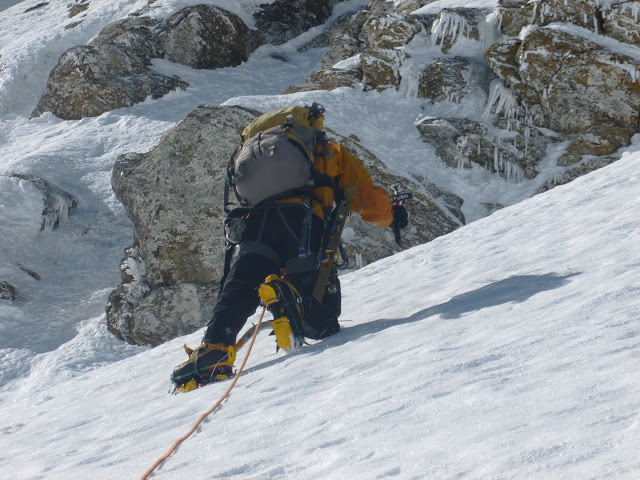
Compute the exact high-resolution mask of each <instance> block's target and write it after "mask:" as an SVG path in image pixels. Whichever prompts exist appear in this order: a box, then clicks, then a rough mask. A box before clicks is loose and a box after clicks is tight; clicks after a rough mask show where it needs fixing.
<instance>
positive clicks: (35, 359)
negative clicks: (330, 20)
mask: <svg viewBox="0 0 640 480" xmlns="http://www.w3.org/2000/svg"><path fill="white" fill-rule="evenodd" d="M10 1H11V3H12V4H13V3H16V2H14V1H13V0H10ZM37 3H38V2H36V1H35V0H33V1H31V0H25V1H23V2H20V3H18V4H17V5H15V6H13V7H10V8H7V7H6V6H5V5H2V8H0V49H1V50H0V54H1V55H2V56H1V57H0V62H1V63H2V65H1V67H2V68H0V241H1V242H2V247H3V248H2V249H0V280H6V281H9V282H10V283H12V284H13V285H15V286H16V287H17V288H18V290H19V291H20V293H21V295H23V296H24V297H25V298H26V301H25V302H12V303H9V302H6V301H5V302H0V379H1V383H0V385H1V386H0V452H2V453H0V478H3V479H4V478H7V479H18V480H20V479H47V480H48V479H65V480H68V479H72V480H73V479H113V478H139V477H140V476H141V475H142V474H143V473H144V472H145V471H146V470H147V469H148V468H149V467H150V466H151V464H153V462H154V461H155V460H156V459H157V458H158V457H159V456H160V455H161V454H163V453H164V452H165V451H166V450H167V449H168V448H169V447H170V445H171V444H172V443H173V442H174V441H175V440H176V439H177V438H178V437H179V436H181V435H183V434H184V433H186V431H187V430H188V429H189V428H190V427H191V425H192V424H193V423H194V422H195V420H196V419H197V418H198V416H199V415H200V414H201V413H202V412H203V411H205V410H206V409H208V408H209V407H210V405H212V404H213V403H214V402H215V401H216V400H217V398H218V396H219V395H220V394H221V393H222V392H223V391H224V389H226V387H227V385H225V384H220V385H213V386H210V387H207V388H204V389H200V390H197V391H195V392H192V393H190V394H188V395H169V394H168V393H167V392H168V390H169V388H170V385H169V381H168V377H169V374H170V372H171V369H172V368H173V366H175V365H176V364H177V363H179V362H181V361H182V360H183V359H184V358H185V355H184V353H183V352H182V344H183V343H185V342H187V343H189V344H190V345H192V346H193V345H195V344H197V343H198V342H199V340H200V338H201V335H202V332H197V333H194V334H193V335H190V336H188V337H186V338H180V339H176V340H174V341H172V342H168V343H167V344H165V345H162V346H160V347H157V348H155V349H148V348H144V347H136V346H131V345H127V344H124V343H123V342H120V341H118V340H117V339H115V337H113V336H112V335H111V334H109V332H108V331H107V329H106V320H105V316H104V306H105V304H106V299H107V296H108V294H109V292H110V291H111V289H113V288H114V287H115V286H116V285H117V284H118V282H119V280H120V275H119V270H118V264H119V261H120V259H121V257H122V250H123V248H124V247H126V246H128V245H129V244H130V243H131V242H132V226H131V224H130V221H129V220H128V218H127V217H126V214H125V212H124V210H123V208H122V206H121V205H120V204H119V202H118V201H117V199H116V198H115V196H114V195H113V193H112V191H111V187H110V174H111V168H112V167H113V163H114V161H115V159H116V158H117V155H119V154H121V153H126V152H130V151H139V152H143V151H147V150H149V149H150V148H151V147H152V146H153V145H155V143H156V142H157V141H158V139H159V138H160V136H161V135H162V133H164V132H165V131H166V130H167V129H169V128H171V127H172V126H174V125H175V124H176V123H177V122H178V121H180V120H181V119H182V118H184V116H185V115H186V114H188V112H190V111H191V110H192V109H193V108H195V107H196V106H197V105H199V104H202V103H211V104H220V103H223V102H228V103H232V104H242V105H246V106H249V107H252V108H256V109H259V110H267V109H269V108H274V107H279V106H283V105H287V104H290V103H297V104H305V103H306V104H309V103H311V102H312V101H319V102H320V103H322V104H323V105H324V106H325V107H327V111H328V115H327V119H326V124H327V126H328V127H330V128H333V129H335V130H338V131H340V132H341V133H343V134H345V135H349V134H354V135H357V136H358V137H359V138H361V139H362V142H363V144H364V146H365V147H367V148H368V149H370V150H371V151H373V152H374V153H376V154H377V155H379V156H380V158H381V159H382V160H383V161H385V162H386V163H387V166H388V167H389V168H390V169H391V170H393V171H394V172H395V173H399V174H402V175H405V176H407V177H409V178H411V177H416V178H418V177H420V176H421V175H425V176H428V177H429V178H431V179H432V180H433V181H435V182H436V183H437V184H439V185H441V186H443V187H445V188H449V189H450V190H451V191H453V192H455V193H458V194H460V195H461V196H463V197H464V198H465V203H466V204H473V203H474V202H475V203H478V202H479V201H495V202H498V203H503V204H507V205H513V206H511V207H509V208H506V209H503V210H501V211H499V212H497V213H495V214H494V215H492V216H491V217H488V218H484V219H481V220H478V221H476V222H473V223H471V224H470V225H468V226H466V227H463V228H461V229H459V230H458V231H456V232H454V233H453V234H451V235H448V236H446V237H441V238H439V239H437V240H436V241H434V242H431V243H430V244H427V245H423V246H418V247H415V248H412V249H410V250H407V251H404V252H402V253H399V254H397V255H394V256H393V257H391V258H388V259H385V260H383V261H381V262H377V263H375V264H372V265H369V266H368V267H366V268H364V269H361V270H359V271H357V272H353V273H350V274H348V275H346V276H344V277H343V278H342V281H343V292H344V300H343V312H344V313H343V316H342V318H341V321H342V325H343V331H342V332H341V333H340V334H339V335H336V336H335V337H333V338H329V339H327V340H325V341H322V342H320V343H317V344H314V345H311V346H309V347H306V348H304V349H303V350H302V351H301V352H300V353H298V354H294V355H289V356H285V355H282V354H276V353H275V352H274V350H275V346H274V342H273V340H272V338H270V337H268V336H267V335H266V334H263V335H261V336H260V337H259V338H258V340H257V344H256V346H255V348H254V350H253V352H252V354H251V356H250V358H249V362H248V368H247V371H246V372H245V374H244V375H243V376H242V377H241V378H240V380H239V383H238V385H237V386H236V388H235V389H234V391H233V393H232V394H231V397H230V398H229V400H228V401H226V402H225V403H224V404H223V406H222V408H221V409H220V410H219V411H218V412H217V413H215V414H214V415H213V416H212V417H211V418H210V419H209V420H208V421H207V422H205V423H204V424H203V426H202V427H201V428H200V429H199V430H198V431H197V432H196V434H195V436H194V437H192V438H191V439H189V440H187V442H186V443H185V444H184V445H183V446H182V447H181V448H180V449H179V450H178V452H177V453H176V454H175V455H174V456H173V457H172V458H170V459H169V461H168V462H166V464H165V465H163V466H162V468H161V469H160V470H159V471H158V472H157V474H156V476H155V478H167V479H174V478H185V477H192V478H237V479H258V478H259V479H264V478H270V479H285V478H305V479H333V478H336V479H337V478H354V479H372V478H394V477H395V478H399V479H414V478H416V479H417V478H436V479H440V478H461V479H479V478H483V479H484V478H496V479H497V478H500V479H521V478H545V479H546V478H572V479H574V478H577V479H583V478H585V479H586V478H598V479H600V478H616V479H619V478H622V479H635V478H638V477H639V476H640V458H639V457H638V455H637V446H638V444H640V404H639V402H638V398H640V391H639V390H640V385H639V382H638V376H637V372H638V370H639V369H640V354H639V353H638V352H639V347H640V295H639V290H640V282H639V281H638V270H639V267H640V249H639V248H638V240H639V237H640V236H639V231H640V227H639V224H640V219H639V217H638V214H637V212H638V207H639V205H638V204H639V203H640V200H639V199H640V179H639V177H638V175H637V173H636V172H637V167H636V165H637V164H638V161H639V160H640V148H639V140H638V139H635V142H634V143H633V144H632V145H631V146H630V147H629V148H628V149H627V152H626V153H624V154H623V159H622V160H620V161H619V162H617V163H615V164H613V165H611V166H609V167H607V168H605V169H602V170H600V171H597V172H594V173H592V174H590V175H588V176H585V177H582V178H580V179H578V180H576V181H574V182H572V183H571V184H569V185H566V186H563V187H558V188H556V189H554V190H552V191H550V192H548V193H546V194H543V195H539V196H536V197H534V198H531V199H528V200H525V201H524V202H521V201H522V200H523V199H525V198H528V197H530V196H531V194H532V193H533V192H534V191H535V190H536V189H537V187H538V186H539V184H537V183H536V180H534V181H525V180H522V181H520V182H518V183H513V182H505V181H504V180H503V179H499V178H492V177H490V175H489V174H488V173H487V172H485V171H482V170H481V169H474V170H471V171H469V172H457V174H456V175H451V171H450V170H449V169H447V168H446V167H444V166H443V165H441V163H440V162H439V161H438V160H437V159H435V158H433V157H431V156H430V155H429V154H428V151H427V153H426V154H425V147H424V145H423V144H422V142H421V140H420V138H419V136H418V134H417V132H416V130H415V127H414V121H415V120H416V119H417V118H419V117H420V116H421V115H431V116H438V115H442V116H446V115H447V114H448V113H451V112H452V111H455V110H457V109H465V108H466V109H470V108H471V109H474V110H473V111H477V112H478V115H481V114H482V110H483V108H482V107H483V105H476V104H478V103H481V102H478V99H476V100H475V103H474V102H473V101H472V102H471V103H470V104H465V105H460V104H447V103H443V104H435V105H430V104H427V103H425V102H421V101H419V100H418V99H416V98H412V97H411V96H407V94H406V92H401V93H389V92H388V93H385V94H379V93H376V92H359V91H354V90H351V89H339V90H336V91H333V92H307V93H302V94H295V95H289V96H282V95H280V94H279V93H280V92H282V91H283V90H284V89H285V88H286V87H287V86H289V85H292V84H296V83H300V82H302V81H303V80H304V78H305V77H306V76H307V75H308V74H309V72H311V71H312V70H314V69H315V68H317V65H318V64H319V60H320V57H321V55H322V54H323V53H324V50H323V49H314V50H310V51H307V52H306V53H299V52H297V50H296V49H297V47H299V46H300V45H302V44H304V43H305V42H306V41H307V40H308V39H309V38H311V36H313V34H314V33H316V34H317V33H318V32H319V31H321V30H322V28H323V27H318V28H317V29H316V30H315V31H314V32H310V33H308V34H304V35H302V36H301V37H300V38H298V39H294V40H293V41H291V42H289V43H288V44H286V45H282V46H279V47H272V46H265V47H262V48H261V49H260V50H259V51H258V52H256V54H254V55H253V56H252V57H251V59H250V60H249V61H248V62H246V63H245V64H243V65H242V66H240V67H238V68H235V69H222V70H218V71H213V72H205V71H197V70H193V69H189V68H186V67H182V66H179V65H174V64H170V63H168V62H165V61H156V62H154V68H157V69H158V70H160V71H167V72H170V73H175V74H178V75H180V76H181V77H183V78H184V79H185V80H187V81H189V83H190V84H191V86H190V88H189V89H187V90H186V91H183V92H175V93H172V94H169V95H167V96H165V97H163V98H162V99H158V100H151V99H148V100H147V101H146V102H144V103H142V104H139V105H136V106H133V107H131V108H126V109H120V110H117V111H113V112H109V113H106V114H104V115H102V116H100V117H97V118H87V119H83V120H80V121H61V120H59V119H56V118H55V117H53V116H50V115H44V116H43V117H41V118H38V119H34V120H28V115H29V113H30V112H31V110H32V109H33V108H34V107H35V103H36V102H37V99H38V97H39V95H40V92H41V90H42V88H44V84H45V82H46V76H47V75H48V72H49V70H50V68H52V66H53V65H54V64H55V62H56V61H57V57H58V56H59V55H60V54H61V53H62V52H63V51H64V50H65V49H66V48H68V47H69V46H72V45H74V44H77V43H84V42H86V41H88V40H89V39H90V38H91V37H92V36H94V35H95V34H97V32H98V31H99V29H100V28H101V27H102V26H103V25H104V24H106V23H108V22H109V21H112V20H115V19H116V18H120V17H121V16H124V15H126V14H127V13H128V12H130V11H133V10H135V9H137V8H139V7H140V6H142V5H143V4H146V1H142V0H140V1H137V2H133V1H125V0H117V1H114V0H92V2H91V8H90V9H89V10H88V11H87V15H88V16H87V18H86V19H85V22H86V24H85V25H86V26H83V27H76V29H68V30H67V29H64V25H65V22H70V21H71V20H69V19H67V18H66V17H64V15H63V14H64V13H65V12H66V3H63V4H60V3H57V2H50V4H49V6H47V7H46V8H45V7H42V8H40V9H37V10H34V11H33V13H32V14H28V15H27V14H23V13H22V12H24V10H25V9H26V8H28V7H31V6H34V5H35V4H37ZM156 3H157V4H160V6H161V7H162V8H160V9H158V10H157V14H158V15H160V14H163V15H164V14H168V13H171V8H175V7H177V6H180V5H187V4H191V3H195V2H193V1H191V0H170V1H169V0H167V1H165V2H156ZM211 3H216V4H220V5H223V4H233V5H234V6H235V7H237V8H239V9H243V10H244V11H245V12H249V11H250V10H251V8H254V7H255V4H256V3H258V2H254V1H242V2H237V3H236V2H230V1H226V0H219V1H215V2H214V1H211ZM366 3H367V2H363V1H361V0H357V1H356V0H352V1H349V2H342V3H341V4H340V9H339V10H338V11H337V12H336V14H339V13H343V12H344V11H348V10H349V9H354V8H358V7H360V6H362V5H364V4H366ZM460 3H462V2H458V4H460ZM493 3H495V2H491V1H490V0H483V2H482V4H483V5H487V6H489V5H490V4H493ZM436 4H441V5H443V6H448V7H450V6H454V5H455V4H456V2H455V1H454V0H446V1H445V0H441V2H434V3H432V4H430V8H436V6H437V5H436ZM170 7H171V8H170ZM63 20H64V21H63ZM78 28H79V30H78ZM414 47H415V48H416V49H417V48H418V46H417V45H416V46H414ZM270 53H277V54H278V56H282V57H285V58H286V59H287V60H288V61H287V62H286V63H283V62H281V61H280V60H276V59H274V58H272V57H271V56H270V55H269V54H270ZM422 54H423V56H422V57H420V55H415V58H417V59H418V60H419V61H428V58H429V54H428V52H427V53H424V51H422ZM409 90H410V89H409ZM354 117H355V118H361V119H366V121H364V120H363V121H361V122H353V118H354ZM398 139H402V142H398ZM552 163H553V162H549V164H550V165H551V164H552ZM552 168H553V167H549V169H550V170H551V169H552ZM14 172H17V173H29V174H33V175H39V176H42V177H43V178H46V179H47V180H49V181H51V182H52V183H54V184H56V185H58V186H59V187H61V188H63V189H65V190H67V191H69V192H70V193H72V194H73V195H75V196H76V197H78V198H79V200H80V204H79V206H78V208H77V210H76V211H75V212H74V214H73V215H71V217H69V219H68V221H67V222H66V223H65V224H63V225H62V226H61V227H60V228H58V229H56V230H54V231H40V230H39V226H40V221H41V218H40V213H41V206H42V199H41V196H40V193H39V192H38V191H37V190H35V189H34V188H33V187H32V186H31V185H30V184H29V183H28V182H24V181H20V180H18V179H15V178H11V177H9V176H8V175H10V174H11V173H14ZM543 173H545V174H546V176H547V178H548V175H549V174H550V171H546V172H543ZM541 176H545V175H541ZM519 202H520V203H519ZM466 213H467V214H469V213H471V214H472V213H473V212H466ZM471 216H472V215H471ZM23 267H24V268H27V269H29V270H33V271H35V272H37V273H38V274H39V275H40V276H41V280H36V279H35V278H33V277H31V276H29V275H28V274H27V273H26V272H25V270H24V268H23ZM244 353H245V351H244V350H243V351H241V352H240V355H239V357H240V358H242V357H243V354H244Z"/></svg>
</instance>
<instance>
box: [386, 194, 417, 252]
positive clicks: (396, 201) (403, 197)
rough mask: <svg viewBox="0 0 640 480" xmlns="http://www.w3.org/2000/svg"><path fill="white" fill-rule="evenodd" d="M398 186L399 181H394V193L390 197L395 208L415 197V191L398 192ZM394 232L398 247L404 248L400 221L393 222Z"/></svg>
mask: <svg viewBox="0 0 640 480" xmlns="http://www.w3.org/2000/svg"><path fill="white" fill-rule="evenodd" d="M398 187H400V185H399V184H398V183H394V184H393V185H391V190H393V195H391V197H390V198H391V206H392V208H394V209H395V208H396V207H400V206H402V205H404V202H405V201H407V200H410V199H412V198H413V193H411V192H404V193H398ZM394 213H395V212H394ZM393 234H394V236H395V239H396V243H397V244H398V247H400V250H402V249H403V248H404V247H403V246H402V236H401V234H400V225H398V222H393Z"/></svg>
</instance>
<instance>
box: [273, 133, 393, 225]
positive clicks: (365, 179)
mask: <svg viewBox="0 0 640 480" xmlns="http://www.w3.org/2000/svg"><path fill="white" fill-rule="evenodd" d="M327 147H328V149H329V153H330V154H331V156H326V157H323V156H321V155H315V157H314V161H313V166H314V168H315V169H316V171H317V172H318V173H326V174H328V175H330V176H331V177H332V178H333V179H334V181H336V180H337V181H338V185H337V186H338V187H340V188H344V187H345V186H346V185H355V186H356V193H355V196H354V197H353V202H352V203H351V211H352V212H356V213H359V214H360V216H361V217H362V220H364V221H365V222H370V223H373V224H375V225H377V226H379V227H382V228H385V227H388V226H389V225H390V224H391V221H392V220H393V212H392V209H391V200H390V199H389V194H388V193H387V192H386V191H385V190H384V189H382V188H380V187H376V186H375V185H374V184H373V179H372V178H371V175H369V172H368V171H367V169H366V167H365V166H364V165H363V164H362V162H361V161H360V160H359V159H357V158H356V157H354V156H353V155H351V154H350V153H349V152H348V151H347V149H346V148H345V147H343V146H342V145H338V144H337V143H328V144H327ZM313 196H314V197H315V198H316V200H318V202H319V203H318V204H316V205H315V206H314V212H315V213H316V215H318V216H320V217H321V218H324V210H325V209H330V208H331V207H332V206H333V190H332V189H331V188H328V187H320V188H316V189H315V190H314V191H313ZM281 201H282V202H296V201H301V200H300V199H294V198H287V199H283V200H281Z"/></svg>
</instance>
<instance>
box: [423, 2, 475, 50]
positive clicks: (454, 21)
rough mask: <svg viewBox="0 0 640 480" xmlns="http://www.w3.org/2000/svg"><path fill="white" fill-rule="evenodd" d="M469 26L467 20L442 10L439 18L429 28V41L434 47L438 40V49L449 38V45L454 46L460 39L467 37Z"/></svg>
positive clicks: (469, 30)
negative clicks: (430, 40)
mask: <svg viewBox="0 0 640 480" xmlns="http://www.w3.org/2000/svg"><path fill="white" fill-rule="evenodd" d="M470 32H471V26H470V25H469V23H468V22H467V19H466V18H464V17H463V16H462V15H460V14H457V13H455V12H449V11H445V10H443V11H442V12H440V17H439V18H438V19H437V20H436V21H435V22H433V25H432V26H431V39H432V43H433V44H434V45H437V44H438V40H440V47H442V46H443V45H444V42H445V40H446V39H447V38H451V44H452V45H453V44H455V43H456V42H457V41H458V40H459V39H460V37H461V36H462V37H467V38H468V37H469V34H470Z"/></svg>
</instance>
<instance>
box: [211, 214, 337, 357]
mask: <svg viewBox="0 0 640 480" xmlns="http://www.w3.org/2000/svg"><path fill="white" fill-rule="evenodd" d="M323 230H324V222H323V221H322V219H320V218H318V217H317V216H315V215H313V214H311V212H309V211H308V210H307V207H305V206H302V205H298V204H287V205H282V204H276V205H273V206H270V207H263V208H257V209H254V210H253V211H252V212H251V213H250V215H249V217H248V218H247V219H246V220H245V231H244V234H243V240H242V242H241V243H240V245H238V247H237V248H238V250H239V253H238V255H237V256H236V258H235V259H234V261H233V263H232V264H231V268H230V270H229V273H228V275H227V277H226V279H225V282H224V285H223V287H222V290H221V292H220V294H219V296H218V300H217V301H216V304H215V306H214V309H213V318H212V319H211V321H210V322H209V323H208V324H207V331H206V333H205V336H204V339H203V343H223V344H225V345H234V344H235V341H236V337H237V336H238V334H239V333H240V330H242V327H244V325H245V323H246V321H247V318H248V317H249V316H251V315H252V314H253V313H254V312H255V311H256V308H257V307H258V305H259V304H260V298H259V296H258V290H257V289H258V287H259V286H260V285H261V284H262V283H263V282H264V280H265V278H266V277H267V276H269V275H271V274H277V275H279V274H280V270H281V269H283V268H286V269H287V272H288V274H289V281H290V282H291V283H292V284H293V285H294V286H295V287H296V289H297V290H298V292H299V294H300V296H301V297H302V298H303V300H304V306H305V315H304V316H305V326H308V327H309V330H308V332H309V334H308V336H309V337H310V338H315V337H314V332H316V331H317V332H322V331H331V333H335V332H336V331H337V330H338V329H339V326H338V323H337V318H338V316H339V315H340V284H339V281H338V279H337V274H336V273H335V272H333V274H332V276H331V277H332V278H331V280H330V283H329V285H328V287H327V289H326V293H325V297H324V299H323V302H322V304H318V303H317V301H315V300H314V299H312V296H311V293H312V291H313V286H314V284H315V278H316V272H317V270H316V265H317V264H316V263H315V259H316V258H317V254H318V250H319V249H320V246H321V242H322V235H323ZM305 232H306V235H305ZM301 253H302V254H306V256H303V257H301V256H300V255H301ZM327 323H331V324H332V325H333V327H332V329H331V328H330V329H329V330H327V328H326V327H325V326H324V324H327ZM336 328H337V329H336ZM316 336H320V334H317V335H316Z"/></svg>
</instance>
